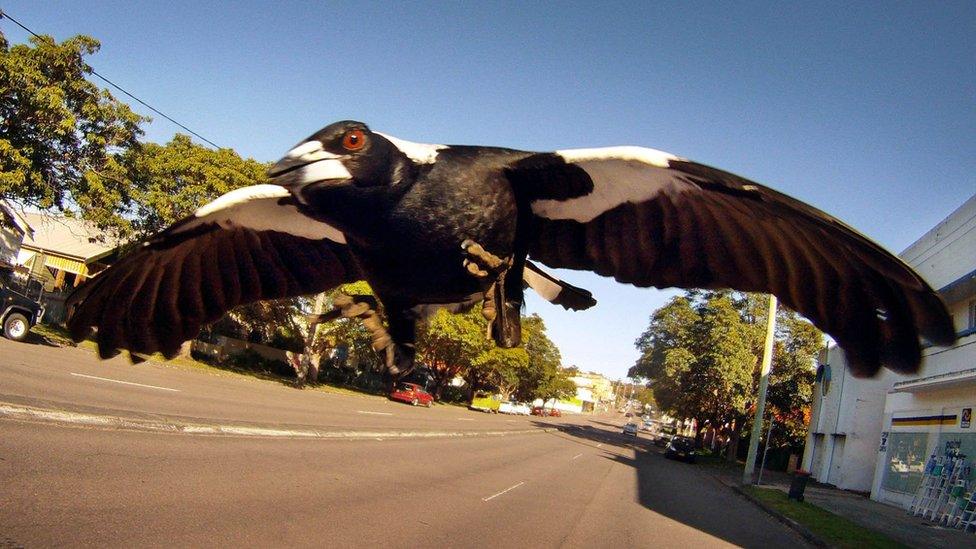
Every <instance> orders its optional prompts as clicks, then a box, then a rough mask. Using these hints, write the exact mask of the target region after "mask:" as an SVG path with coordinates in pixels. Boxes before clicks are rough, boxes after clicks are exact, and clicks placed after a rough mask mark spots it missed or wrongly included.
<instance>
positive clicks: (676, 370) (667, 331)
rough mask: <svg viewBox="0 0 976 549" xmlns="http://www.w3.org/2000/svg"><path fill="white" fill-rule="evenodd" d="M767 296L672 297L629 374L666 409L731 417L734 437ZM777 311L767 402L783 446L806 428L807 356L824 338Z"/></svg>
mask: <svg viewBox="0 0 976 549" xmlns="http://www.w3.org/2000/svg"><path fill="white" fill-rule="evenodd" d="M765 299H766V298H765V296H758V295H753V294H741V293H736V292H728V291H725V292H698V291H692V292H687V293H686V294H684V295H681V296H677V297H675V298H673V299H671V300H670V301H669V302H668V303H667V304H666V305H665V306H663V307H661V308H660V309H658V310H657V311H655V312H654V314H653V315H652V316H651V321H650V324H649V325H648V327H647V329H646V330H645V331H644V333H643V334H641V336H640V337H639V338H638V339H637V341H636V346H637V348H638V349H639V350H640V351H641V357H640V359H638V361H637V363H636V364H635V365H634V367H633V368H631V370H630V376H631V377H637V378H643V379H646V380H648V381H649V383H650V387H651V389H652V391H653V395H654V399H655V400H656V402H657V404H658V406H660V408H661V409H663V410H664V411H666V412H668V413H669V414H670V415H672V416H675V417H681V418H694V419H696V420H697V422H698V425H699V426H703V425H705V424H710V425H712V426H716V427H720V426H723V425H727V424H732V423H734V424H735V426H736V427H735V429H736V433H735V435H736V436H738V433H739V432H741V429H742V428H743V427H745V426H746V424H747V421H746V419H747V417H748V413H749V411H750V410H751V409H752V406H754V400H755V391H756V386H757V383H758V365H759V359H760V357H761V354H762V344H763V338H764V337H765V335H764V333H765V330H764V326H765V322H766V318H765V317H766V315H767V313H766V311H765ZM777 317H778V318H777V333H776V337H777V341H776V344H775V346H774V357H773V373H772V376H771V378H770V388H769V397H768V402H769V406H770V410H771V411H772V413H773V414H774V415H775V417H777V419H778V421H780V422H782V423H786V424H788V429H787V430H786V431H787V432H788V433H789V436H787V437H786V438H785V439H783V440H782V442H783V443H784V444H785V443H793V442H795V440H794V439H795V437H796V436H797V435H798V434H800V433H801V432H802V430H803V429H804V428H805V426H804V425H803V421H804V418H805V417H806V414H807V410H808V403H809V397H810V385H811V384H812V382H813V370H812V366H813V357H814V356H815V354H816V352H817V351H818V350H819V348H820V347H821V345H822V340H823V336H822V334H821V333H820V332H819V331H818V330H817V329H816V328H814V327H813V325H811V324H810V323H809V322H807V321H806V320H803V319H802V318H800V317H798V316H797V315H796V314H795V313H793V312H791V311H788V310H785V309H780V310H779V311H778V312H777ZM801 436H802V435H801ZM791 437H792V438H791Z"/></svg>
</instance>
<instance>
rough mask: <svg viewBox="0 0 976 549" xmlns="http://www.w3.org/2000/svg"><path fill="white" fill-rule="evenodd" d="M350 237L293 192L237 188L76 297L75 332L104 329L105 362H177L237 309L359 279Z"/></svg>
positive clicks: (78, 335)
mask: <svg viewBox="0 0 976 549" xmlns="http://www.w3.org/2000/svg"><path fill="white" fill-rule="evenodd" d="M360 278H362V277H361V273H360V270H359V267H358V265H357V264H356V262H355V260H354V259H353V258H352V256H350V254H349V251H348V249H347V247H346V245H345V238H344V236H343V234H342V233H341V232H340V231H338V230H336V229H335V228H333V227H331V226H329V225H327V224H325V223H322V222H320V221H317V220H315V219H313V218H311V217H308V216H307V215H305V214H303V213H302V212H301V211H300V210H299V209H298V207H297V205H296V204H295V201H294V199H293V198H292V196H291V195H290V194H289V193H288V191H287V190H286V189H285V188H283V187H279V186H277V185H255V186H251V187H245V188H242V189H237V190H235V191H232V192H230V193H228V194H226V195H224V196H222V197H220V198H218V199H217V200H215V201H214V202H211V203H210V204H207V205H206V206H203V207H202V208H200V209H199V210H197V212H196V213H195V214H194V216H193V217H189V218H187V219H184V220H183V221H180V222H178V223H176V224H175V225H173V226H171V227H170V228H168V229H166V230H165V231H163V232H162V233H160V234H158V235H156V236H154V237H152V238H151V239H149V240H147V241H146V242H144V243H142V244H141V245H140V246H139V248H138V249H136V250H135V251H133V252H132V253H130V254H128V255H126V256H125V257H124V258H122V259H121V260H120V261H119V262H118V263H116V264H115V265H113V266H112V267H110V268H109V269H107V270H106V271H104V272H102V273H101V274H99V275H98V276H97V277H95V278H94V279H92V280H90V281H88V282H86V283H85V284H83V285H82V286H80V287H79V288H78V289H77V290H76V291H75V292H74V293H72V294H71V296H70V297H69V298H68V300H67V304H66V305H67V308H68V328H69V329H70V331H71V335H72V337H73V338H74V339H75V340H81V339H83V338H85V337H87V336H88V335H89V334H90V333H91V329H92V328H97V330H98V334H97V339H98V351H99V354H100V355H101V357H102V358H108V357H111V356H115V355H116V354H118V352H119V350H120V349H128V350H129V351H131V352H133V353H140V354H149V353H154V352H157V351H159V352H162V353H163V354H164V355H166V356H168V357H171V356H173V355H175V354H176V353H177V352H179V348H180V345H181V344H182V343H183V342H184V341H186V340H188V339H190V338H193V337H194V336H196V334H197V332H199V330H200V327H201V326H202V325H204V324H207V323H209V322H213V321H214V320H217V319H218V318H220V317H221V316H222V315H223V314H224V313H225V312H227V311H228V310H230V309H232V308H233V307H236V306H237V305H241V304H245V303H250V302H253V301H259V300H264V299H278V298H283V297H290V296H297V295H305V294H311V293H317V292H322V291H325V290H327V289H329V288H332V287H334V286H337V285H339V284H342V283H344V282H351V281H355V280H359V279H360Z"/></svg>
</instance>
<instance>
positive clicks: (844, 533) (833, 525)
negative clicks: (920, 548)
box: [742, 486, 907, 549]
mask: <svg viewBox="0 0 976 549" xmlns="http://www.w3.org/2000/svg"><path fill="white" fill-rule="evenodd" d="M742 489H743V491H745V492H746V493H748V494H749V495H750V496H752V497H754V498H756V499H757V500H759V501H761V502H762V503H763V504H765V505H766V506H767V507H769V508H771V509H773V510H774V511H777V512H779V513H781V514H782V515H784V516H786V517H788V518H791V519H793V520H795V521H796V522H798V523H800V524H802V525H803V526H805V527H807V529H808V530H810V531H811V532H813V533H814V534H816V535H817V536H818V537H819V538H820V539H822V540H824V541H825V542H827V543H828V544H829V545H830V546H832V547H850V548H855V547H856V548H859V549H874V548H878V549H882V548H883V549H894V548H904V547H907V546H905V545H902V544H900V543H898V542H896V541H895V540H893V539H891V538H888V537H886V536H885V535H883V534H881V533H879V532H876V531H874V530H869V529H867V528H864V527H863V526H860V525H858V524H856V523H854V522H852V521H850V520H848V519H846V518H844V517H842V516H839V515H835V514H834V513H831V512H830V511H826V510H824V509H821V508H820V507H817V506H816V505H812V504H809V503H806V502H798V501H792V500H789V499H787V497H786V494H785V493H784V492H782V491H781V490H775V489H769V488H758V487H756V486H743V487H742Z"/></svg>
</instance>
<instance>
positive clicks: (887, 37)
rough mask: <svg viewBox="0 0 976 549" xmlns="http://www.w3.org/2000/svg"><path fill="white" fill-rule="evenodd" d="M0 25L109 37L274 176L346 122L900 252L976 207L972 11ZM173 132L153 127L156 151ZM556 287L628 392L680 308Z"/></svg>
mask: <svg viewBox="0 0 976 549" xmlns="http://www.w3.org/2000/svg"><path fill="white" fill-rule="evenodd" d="M2 7H3V10H4V11H6V12H8V13H10V14H11V15H12V16H13V17H15V18H17V19H18V20H19V21H20V22H21V23H23V24H25V25H27V26H28V27H30V28H31V29H33V30H34V31H35V32H37V33H40V34H50V35H53V36H54V37H55V38H56V39H58V40H63V39H65V38H67V37H70V36H72V35H75V34H88V35H91V36H94V37H95V38H97V39H99V40H100V41H101V43H102V49H101V51H100V52H99V53H97V54H96V55H94V56H92V57H91V58H90V59H89V62H90V64H91V65H92V66H94V67H95V69H96V70H97V71H99V72H100V73H102V74H103V75H105V76H106V77H108V78H110V79H112V80H114V81H115V82H117V83H119V84H120V85H122V86H123V87H126V88H127V89H129V90H130V91H132V92H133V93H135V94H136V95H137V96H139V97H140V98H142V99H143V100H145V101H147V102H148V103H150V104H151V105H153V106H154V107H156V108H157V109H159V110H161V111H162V112H164V113H166V114H168V115H169V116H171V117H173V118H175V119H177V120H179V121H180V122H182V123H183V124H185V125H187V126H189V127H190V128H192V129H193V130H194V131H196V132H198V133H200V134H202V135H203V136H205V137H207V138H208V139H210V140H212V141H214V142H216V143H218V144H219V145H221V146H225V147H232V148H234V149H236V150H237V151H238V152H239V153H241V154H243V155H245V156H251V157H253V158H255V159H258V160H262V161H269V160H275V159H277V158H278V157H279V156H280V155H281V153H283V152H284V151H285V150H287V148H288V147H289V146H291V145H293V144H294V143H296V142H297V141H298V140H299V139H301V138H303V137H305V136H306V135H308V134H310V133H312V132H313V131H315V130H317V129H318V128H319V127H321V126H324V125H326V124H328V123H330V122H333V121H335V120H340V119H347V118H351V119H356V120H362V121H364V122H366V123H368V124H369V125H370V126H371V127H372V128H374V129H376V130H379V131H383V132H385V133H390V134H393V135H396V136H398V137H402V138H404V139H409V140H413V141H425V142H437V143H463V144H480V145H502V146H507V147H513V148H521V149H529V150H553V149H559V148H576V147H595V146H608V145H621V144H632V145H643V146H648V147H653V148H657V149H662V150H665V151H668V152H672V153H675V154H678V155H681V156H684V157H687V158H691V159H694V160H697V161H699V162H703V163H705V164H710V165H713V166H716V167H719V168H723V169H726V170H729V171H732V172H735V173H738V174H740V175H743V176H746V177H749V178H750V179H754V180H756V181H758V182H761V183H764V184H767V185H770V186H772V187H775V188H777V189H778V190H781V191H783V192H786V193H788V194H791V195H793V196H796V197H797V198H800V199H802V200H805V201H807V202H810V203H811V204H813V205H815V206H817V207H819V208H821V209H823V210H825V211H827V212H829V213H831V214H833V215H836V216H838V217H840V218H841V219H843V220H845V221H847V222H848V223H849V224H851V225H853V226H854V227H856V228H857V229H859V230H860V231H861V232H863V233H865V234H866V235H868V236H870V237H872V238H874V239H875V240H877V241H878V242H880V243H881V244H882V245H884V246H885V247H887V248H888V249H890V250H893V251H895V252H899V251H901V250H902V249H904V248H905V247H907V246H908V245H909V244H911V243H912V242H913V241H914V240H915V239H916V238H918V237H919V236H921V235H922V234H923V233H924V232H925V231H927V230H928V229H930V228H931V227H932V226H933V225H935V224H936V223H938V222H939V221H940V220H941V219H943V218H944V217H945V216H946V215H947V214H949V213H950V212H951V211H952V210H953V209H955V208H956V207H957V206H959V205H960V204H962V203H963V202H964V201H965V200H966V199H967V198H968V197H969V196H971V195H972V194H973V193H974V192H976V176H974V175H973V174H974V173H976V38H974V37H976V2H879V3H871V2H845V3H840V2H839V3H817V5H814V3H804V4H799V3H796V4H791V3H783V2H768V3H762V2H759V3H754V2H742V3H736V4H732V3H722V4H721V5H719V3H714V2H705V3H699V4H695V3H691V2H681V3H658V2H636V3H623V2H599V3H598V2H589V3H575V2H559V3H556V2H552V3H524V2H511V3H505V2H493V3H480V4H478V3H473V2H450V3H448V2H444V3H421V2H416V3H377V4H374V3H324V2H274V3H270V2H205V1H200V0H197V1H193V2H166V3H163V2H155V3H131V2H109V1H100V2H82V1H76V2H59V1H54V2H36V1H16V0H15V1H10V0H8V1H5V2H4V4H3V6H2ZM0 29H2V30H3V32H4V33H5V34H6V35H7V36H8V39H10V40H11V41H12V42H23V41H26V36H25V34H24V33H23V31H21V30H20V29H19V28H17V27H16V26H15V25H13V24H12V23H11V22H9V21H0ZM116 95H119V94H116ZM119 96H120V98H121V99H123V100H125V101H127V102H128V103H130V104H132V105H133V107H135V108H136V110H137V111H140V112H144V109H142V108H140V107H139V106H138V105H135V104H134V102H133V101H131V100H129V99H128V98H126V97H124V96H121V95H119ZM176 131H179V129H178V128H177V127H175V126H174V125H173V124H171V123H169V122H167V121H166V120H164V119H162V118H161V117H158V116H157V117H156V120H155V121H154V122H153V123H152V124H151V125H148V126H147V127H146V139H147V140H151V141H159V142H165V141H167V140H169V138H170V137H171V136H172V135H173V133H175V132H176ZM561 276H563V277H564V278H566V279H567V280H569V281H571V282H573V283H576V284H579V285H582V286H584V287H587V288H589V289H590V290H592V291H593V292H594V294H595V296H596V297H597V299H598V300H599V301H600V304H599V305H598V306H597V307H596V308H594V309H591V310H590V311H587V312H584V313H567V312H563V311H562V310H561V309H558V308H555V307H552V306H549V305H548V304H544V303H540V302H539V300H538V299H534V298H533V299H531V300H530V301H529V303H528V310H529V311H530V312H538V313H540V314H541V315H542V316H543V317H544V318H545V320H546V324H547V326H548V327H549V332H550V336H551V337H552V339H553V340H554V341H555V342H556V343H557V344H558V345H559V347H560V349H561V351H562V354H563V358H564V363H566V364H576V365H578V366H580V367H581V368H583V369H586V370H595V371H599V372H603V373H605V374H607V375H609V376H611V377H614V378H616V377H622V376H624V375H625V374H626V371H627V368H629V367H630V366H631V365H632V364H633V362H634V360H635V359H636V358H637V352H636V350H635V349H634V346H633V341H634V339H635V338H636V337H637V336H638V335H639V334H640V333H641V331H642V330H643V329H644V327H645V326H646V325H647V321H648V318H649V315H650V314H651V312H652V311H653V310H654V309H655V308H657V307H659V306H660V305H661V304H662V303H663V302H664V301H665V300H666V299H667V297H668V296H669V295H671V294H668V293H664V292H660V291H656V290H648V289H645V290H638V289H634V288H629V287H624V286H620V285H618V284H616V283H615V282H613V281H612V280H609V279H603V278H600V277H597V276H595V275H590V274H588V273H574V272H563V273H561Z"/></svg>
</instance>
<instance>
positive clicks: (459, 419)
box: [457, 417, 474, 421]
mask: <svg viewBox="0 0 976 549" xmlns="http://www.w3.org/2000/svg"><path fill="white" fill-rule="evenodd" d="M457 419H458V421H474V418H470V417H459V418H457Z"/></svg>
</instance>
